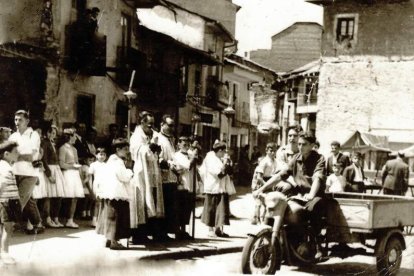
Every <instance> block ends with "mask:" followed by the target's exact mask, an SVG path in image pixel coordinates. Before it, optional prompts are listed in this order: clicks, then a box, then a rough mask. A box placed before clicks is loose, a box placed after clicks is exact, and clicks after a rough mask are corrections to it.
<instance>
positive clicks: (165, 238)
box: [153, 234, 174, 242]
mask: <svg viewBox="0 0 414 276" xmlns="http://www.w3.org/2000/svg"><path fill="white" fill-rule="evenodd" d="M153 238H154V241H158V242H168V241H172V240H174V239H172V238H170V236H168V235H167V234H164V235H156V236H154V237H153Z"/></svg>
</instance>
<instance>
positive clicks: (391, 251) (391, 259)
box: [377, 237, 403, 276]
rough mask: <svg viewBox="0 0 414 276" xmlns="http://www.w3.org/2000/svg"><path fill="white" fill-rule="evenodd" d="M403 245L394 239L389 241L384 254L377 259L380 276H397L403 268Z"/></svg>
mask: <svg viewBox="0 0 414 276" xmlns="http://www.w3.org/2000/svg"><path fill="white" fill-rule="evenodd" d="M402 251H403V245H402V243H401V241H400V240H399V239H398V238H396V237H392V238H390V239H389V240H388V242H387V246H386V247H385V251H384V254H381V255H380V256H378V257H377V270H378V272H379V274H380V275H387V276H388V275H397V273H398V270H399V269H400V266H401V260H402Z"/></svg>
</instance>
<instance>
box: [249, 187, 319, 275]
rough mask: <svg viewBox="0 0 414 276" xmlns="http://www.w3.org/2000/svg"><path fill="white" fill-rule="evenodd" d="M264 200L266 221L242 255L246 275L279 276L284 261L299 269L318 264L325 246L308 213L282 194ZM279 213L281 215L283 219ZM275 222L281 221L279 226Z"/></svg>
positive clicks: (271, 194) (273, 193) (252, 237)
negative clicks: (264, 275)
mask: <svg viewBox="0 0 414 276" xmlns="http://www.w3.org/2000/svg"><path fill="white" fill-rule="evenodd" d="M262 199H263V200H264V201H265V205H266V213H267V215H266V222H265V224H264V225H262V226H259V228H258V229H257V232H256V233H254V234H253V233H252V234H249V237H248V240H247V242H246V244H245V246H244V248H243V253H242V269H241V270H242V272H243V273H244V274H275V273H276V271H277V270H279V269H280V266H281V263H282V262H283V263H285V264H287V265H297V266H303V265H308V264H314V263H317V262H318V261H319V260H317V259H316V258H315V255H316V252H317V247H318V246H319V247H322V244H321V243H320V242H318V239H317V237H316V236H315V234H314V232H315V231H313V229H312V225H311V224H310V222H309V214H308V212H307V211H306V210H304V209H303V208H302V206H300V204H298V203H297V202H295V201H294V200H289V201H288V200H287V198H286V196H284V195H283V194H281V193H278V192H272V193H269V194H267V195H266V196H265V197H264V198H262ZM298 200H300V199H299V198H298ZM276 210H279V211H280V212H281V215H282V216H281V217H280V218H277V217H278V216H277V215H276V214H275V211H276ZM275 219H280V220H281V221H280V222H279V223H278V222H276V223H275Z"/></svg>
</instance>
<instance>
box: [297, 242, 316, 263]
mask: <svg viewBox="0 0 414 276" xmlns="http://www.w3.org/2000/svg"><path fill="white" fill-rule="evenodd" d="M296 253H297V254H298V255H299V256H300V257H301V258H303V259H305V260H312V259H313V258H314V257H315V254H316V244H315V243H314V242H302V243H300V244H299V245H298V246H297V247H296Z"/></svg>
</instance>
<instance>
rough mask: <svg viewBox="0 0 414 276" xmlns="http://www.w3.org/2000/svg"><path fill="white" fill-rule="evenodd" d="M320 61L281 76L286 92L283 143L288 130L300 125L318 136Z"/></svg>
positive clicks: (284, 98) (283, 106) (282, 122)
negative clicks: (292, 126) (290, 127)
mask: <svg viewBox="0 0 414 276" xmlns="http://www.w3.org/2000/svg"><path fill="white" fill-rule="evenodd" d="M320 65H321V61H320V60H315V61H313V62H310V63H308V64H306V65H304V66H302V67H300V68H297V69H295V70H292V71H290V72H288V73H286V74H284V75H282V76H281V79H280V80H279V81H280V82H281V83H283V84H282V88H281V90H283V91H284V94H283V96H281V97H282V98H283V104H281V113H282V115H281V117H282V120H281V125H282V129H283V131H282V143H285V142H286V139H287V137H286V136H287V128H288V127H289V126H290V125H300V126H301V127H302V129H303V130H304V131H308V132H312V133H314V134H316V132H317V131H316V117H317V113H318V109H319V108H318V77H319V68H320Z"/></svg>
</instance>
